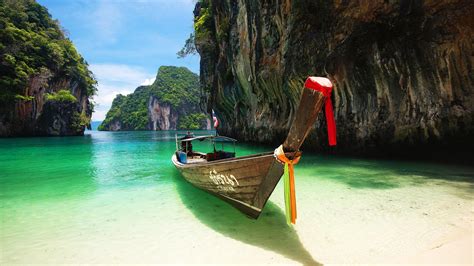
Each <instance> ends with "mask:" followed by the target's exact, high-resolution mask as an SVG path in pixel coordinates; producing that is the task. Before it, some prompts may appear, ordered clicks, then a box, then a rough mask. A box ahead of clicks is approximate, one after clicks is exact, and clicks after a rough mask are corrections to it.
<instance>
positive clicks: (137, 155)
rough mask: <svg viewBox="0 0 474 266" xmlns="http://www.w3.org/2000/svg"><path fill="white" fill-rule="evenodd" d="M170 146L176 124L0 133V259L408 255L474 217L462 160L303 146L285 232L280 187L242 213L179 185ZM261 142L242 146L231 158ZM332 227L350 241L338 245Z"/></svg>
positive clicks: (319, 259)
mask: <svg viewBox="0 0 474 266" xmlns="http://www.w3.org/2000/svg"><path fill="white" fill-rule="evenodd" d="M200 133H205V132H197V133H196V134H200ZM205 145H206V144H204V143H202V144H199V145H198V146H201V148H204V147H206V146H205ZM197 148H199V147H197ZM174 149H175V143H174V132H95V131H94V132H87V134H86V135H85V136H84V137H67V138H16V139H0V201H1V205H0V219H1V221H0V222H1V229H0V251H1V253H0V264H4V263H7V264H11V263H59V262H69V263H96V262H98V263H114V262H115V263H117V262H123V263H136V262H142V263H156V262H201V263H202V262H214V263H222V262H227V263H230V262H232V263H239V262H242V263H249V262H259V263H271V262H282V263H303V264H315V263H325V262H327V261H338V258H339V259H340V258H345V259H347V260H342V262H364V261H366V260H364V259H363V258H365V257H360V256H361V255H360V254H362V255H364V254H365V253H364V252H368V253H367V256H368V257H370V256H372V257H374V256H380V257H386V256H390V255H393V254H392V253H393V252H409V251H408V247H407V248H406V249H405V247H404V246H403V243H406V242H410V241H412V242H413V243H415V242H416V243H419V244H413V245H415V246H416V247H417V248H418V249H420V250H421V249H423V248H425V247H428V246H429V244H428V242H430V241H435V240H436V239H438V238H439V237H443V236H444V235H447V234H449V233H450V232H452V230H455V229H456V230H458V229H459V230H461V229H465V227H466V223H467V224H469V222H472V217H473V211H472V203H473V195H474V193H473V192H474V185H473V184H474V180H473V179H474V178H473V177H474V169H472V168H469V167H460V166H443V165H436V164H428V163H410V162H397V161H377V160H361V159H353V158H338V157H334V156H332V157H330V156H318V155H311V154H305V155H304V157H303V159H302V161H301V162H300V164H299V165H298V166H297V169H296V175H297V183H296V185H297V200H298V210H299V218H298V221H297V225H296V226H295V227H293V228H292V227H288V226H287V225H286V223H285V218H284V213H283V208H282V207H283V191H282V187H281V184H279V185H278V187H277V189H276V190H275V193H274V194H273V195H272V197H271V198H270V201H269V203H268V204H267V206H266V208H265V210H264V213H263V215H262V217H261V218H260V219H259V220H256V221H255V220H250V219H248V218H246V217H245V216H243V215H241V214H240V213H239V212H238V211H236V210H234V209H233V208H232V207H229V206H228V205H227V204H225V203H223V202H221V201H219V200H218V199H216V198H214V197H213V196H210V195H208V194H206V193H204V192H202V191H200V190H197V189H195V188H194V187H192V186H191V185H189V184H188V183H186V182H184V181H183V179H182V178H181V177H180V175H179V173H178V172H177V171H176V170H175V169H174V167H173V165H172V164H171V162H170V157H171V154H172V153H173V151H174ZM269 149H271V148H269V147H263V146H261V147H257V146H255V145H244V144H239V145H238V146H237V154H238V155H245V154H250V153H254V152H262V151H266V150H269ZM280 183H281V182H280ZM389 217H391V218H390V219H388V218H389ZM394 223H397V226H395V229H396V230H395V229H394V230H393V232H389V233H387V234H386V235H385V237H384V238H380V237H379V236H378V235H376V234H375V235H374V236H372V237H373V241H371V242H370V243H366V244H365V245H360V244H359V246H360V248H356V247H354V246H352V249H351V251H349V249H347V247H346V246H345V245H349V244H350V243H352V242H351V241H356V240H355V238H357V237H364V236H365V237H367V235H364V234H362V232H364V230H362V232H361V227H362V228H365V226H370V227H371V228H370V230H369V229H368V228H367V230H366V231H365V232H377V230H380V231H382V232H383V231H386V229H383V228H384V226H386V225H388V224H391V225H392V227H393V224H394ZM408 223H409V224H410V228H411V229H410V230H411V231H410V230H409V231H410V232H411V233H406V232H407V230H403V225H404V224H408ZM336 224H339V226H335V225H336ZM448 224H454V225H452V228H451V227H449V226H448ZM398 227H399V228H398ZM448 227H449V228H448ZM377 228H378V229H377ZM397 228H398V229H397ZM436 228H444V229H443V231H439V230H437V231H436V233H434V231H433V230H434V229H436ZM354 230H356V231H357V232H356V233H350V232H353V231H354ZM450 230H451V231H450ZM400 232H404V233H400ZM341 234H346V235H349V237H348V238H347V237H345V241H338V240H337V239H340V238H341V236H340V235H341ZM404 234H405V235H404ZM420 236H421V238H423V239H425V242H426V244H425V242H423V241H421V242H420ZM352 237H353V238H354V239H352ZM387 238H393V241H392V242H390V244H387V243H386V239H387ZM397 241H399V242H400V243H398V242H397ZM381 243H385V244H381ZM410 243H411V242H410ZM387 245H388V246H387ZM390 245H394V246H393V247H392V246H390ZM413 245H412V246H411V248H413ZM381 246H382V247H383V248H382V247H381ZM394 247H396V248H395V250H394ZM336 250H339V251H337V252H336ZM368 250H371V251H370V252H369V251H368ZM353 253H354V254H353ZM242 254H251V255H249V256H242ZM374 254H375V255H374ZM351 256H359V257H357V258H355V257H351ZM352 258H353V259H352Z"/></svg>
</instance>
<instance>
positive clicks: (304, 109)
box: [283, 78, 332, 152]
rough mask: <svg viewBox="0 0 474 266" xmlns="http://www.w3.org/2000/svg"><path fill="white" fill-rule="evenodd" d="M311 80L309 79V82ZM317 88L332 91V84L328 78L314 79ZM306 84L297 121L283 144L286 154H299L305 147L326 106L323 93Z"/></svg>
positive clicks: (297, 113)
mask: <svg viewBox="0 0 474 266" xmlns="http://www.w3.org/2000/svg"><path fill="white" fill-rule="evenodd" d="M309 79H310V78H308V80H309ZM314 82H317V83H314V84H316V86H318V85H319V86H321V87H322V88H323V89H325V88H330V89H332V83H331V81H329V79H326V78H314ZM306 84H308V81H307V82H306V83H305V87H304V89H303V93H302V94H301V100H300V104H299V106H298V110H297V112H296V116H295V119H294V120H293V123H292V124H291V127H290V131H289V132H288V136H287V138H286V140H285V142H284V143H283V149H284V151H285V152H297V151H299V149H300V147H301V145H303V143H304V141H305V139H306V137H307V136H308V134H309V132H310V131H311V129H312V128H313V124H314V122H315V121H316V119H317V118H318V115H319V112H321V108H322V107H323V105H324V100H325V96H324V94H323V92H322V91H320V90H318V89H314V88H309V87H308V86H307V85H306Z"/></svg>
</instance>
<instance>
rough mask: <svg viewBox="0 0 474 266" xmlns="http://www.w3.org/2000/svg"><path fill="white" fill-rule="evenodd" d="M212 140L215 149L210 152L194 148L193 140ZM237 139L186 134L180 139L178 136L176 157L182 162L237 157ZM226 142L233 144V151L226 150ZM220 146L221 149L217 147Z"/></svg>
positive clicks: (188, 162) (202, 161)
mask: <svg viewBox="0 0 474 266" xmlns="http://www.w3.org/2000/svg"><path fill="white" fill-rule="evenodd" d="M203 140H210V141H211V143H212V146H213V151H212V152H208V153H203V152H198V151H194V150H193V145H192V142H193V141H203ZM235 142H236V140H235V139H232V138H228V137H223V136H199V137H194V136H189V135H187V136H185V137H183V138H180V139H178V137H177V136H176V148H177V151H176V158H177V160H178V161H179V162H180V163H183V164H193V163H204V162H211V161H217V160H223V159H229V158H235ZM224 143H232V144H233V148H234V149H233V152H229V151H224ZM218 146H220V148H221V149H217V147H218Z"/></svg>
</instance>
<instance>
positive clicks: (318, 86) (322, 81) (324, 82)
mask: <svg viewBox="0 0 474 266" xmlns="http://www.w3.org/2000/svg"><path fill="white" fill-rule="evenodd" d="M304 86H305V87H306V88H309V89H313V90H315V91H319V92H321V93H322V94H323V95H324V97H326V99H325V102H324V108H325V109H324V111H325V113H326V123H327V127H328V139H329V146H334V145H336V122H335V121H334V112H333V110H332V102H331V92H332V83H331V81H330V80H329V79H327V78H322V77H308V78H307V79H306V82H305V83H304Z"/></svg>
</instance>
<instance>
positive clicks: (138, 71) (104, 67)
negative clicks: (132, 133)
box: [90, 64, 155, 121]
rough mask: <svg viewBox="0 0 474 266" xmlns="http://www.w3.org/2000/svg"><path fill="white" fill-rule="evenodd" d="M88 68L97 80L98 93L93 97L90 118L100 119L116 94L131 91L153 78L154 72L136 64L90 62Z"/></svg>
mask: <svg viewBox="0 0 474 266" xmlns="http://www.w3.org/2000/svg"><path fill="white" fill-rule="evenodd" d="M90 70H91V71H92V72H93V73H94V75H95V77H96V79H97V81H98V86H97V88H98V94H97V96H95V97H94V101H95V102H96V108H95V112H94V114H93V115H92V120H94V121H100V120H103V119H104V118H105V115H106V114H107V111H108V110H109V109H110V106H111V105H112V101H113V100H114V98H115V96H117V95H118V94H123V95H127V94H130V93H132V92H133V91H134V90H135V89H136V88H137V87H138V86H139V85H140V84H142V83H144V81H145V82H146V81H148V82H150V81H152V80H154V79H155V78H154V76H155V74H154V73H148V72H147V71H146V70H145V69H143V68H141V67H137V66H129V65H120V64H92V65H90Z"/></svg>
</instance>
